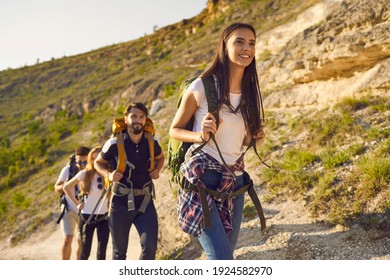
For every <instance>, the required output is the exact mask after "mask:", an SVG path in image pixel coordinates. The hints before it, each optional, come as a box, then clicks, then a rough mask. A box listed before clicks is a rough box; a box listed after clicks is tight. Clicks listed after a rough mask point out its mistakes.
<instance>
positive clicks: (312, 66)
mask: <svg viewBox="0 0 390 280" xmlns="http://www.w3.org/2000/svg"><path fill="white" fill-rule="evenodd" d="M249 6H250V8H249ZM389 17H390V14H389V4H388V3H387V1H385V0H382V1H381V0H380V1H375V3H372V1H369V0H358V1H343V2H342V1H336V0H334V1H330V0H329V1H249V0H246V1H209V2H208V7H207V9H205V10H204V11H203V12H202V13H201V14H200V15H199V16H197V17H194V18H193V19H189V20H183V21H182V22H180V23H178V24H175V25H172V26H167V27H165V28H162V29H161V30H159V31H158V32H156V33H155V34H153V35H151V36H147V37H145V38H140V39H138V40H135V41H131V42H128V43H123V44H119V45H115V46H112V47H107V48H104V49H100V50H96V51H93V52H90V53H87V54H81V55H79V56H75V57H70V58H63V59H61V60H54V61H51V62H48V63H43V64H40V65H36V66H33V67H27V68H24V69H17V70H11V71H3V72H0V81H1V83H0V91H1V96H0V98H1V103H0V104H1V105H0V106H1V109H2V116H1V117H0V128H1V129H0V131H2V134H1V137H0V138H1V143H2V145H3V146H2V147H3V148H2V152H3V154H4V155H6V157H4V158H6V159H7V158H9V162H7V161H6V159H2V162H1V164H0V166H1V167H2V169H1V170H0V171H1V172H2V173H1V174H2V175H3V179H1V180H0V188H1V189H2V192H1V198H0V199H1V200H0V210H1V213H0V214H1V225H2V228H3V230H2V233H1V237H2V240H3V241H4V243H3V247H4V248H6V247H9V246H11V245H16V244H18V243H19V241H20V240H22V239H24V238H26V237H27V236H29V235H31V234H32V233H33V232H41V231H42V230H43V227H44V225H45V224H52V223H53V221H54V219H55V217H56V215H57V211H58V210H57V208H56V205H55V204H53V201H54V200H55V196H54V194H53V192H52V185H53V183H54V181H55V178H56V176H57V174H58V172H59V170H60V169H61V167H62V166H63V164H65V157H66V155H67V153H68V152H69V151H71V150H72V147H74V146H75V143H80V142H79V141H80V139H84V143H85V144H87V145H94V144H96V143H101V142H102V141H103V140H104V139H106V137H107V136H108V133H109V131H108V128H109V127H110V125H109V120H110V119H111V118H112V117H113V116H116V115H119V114H121V110H122V109H123V106H124V104H126V103H127V102H128V101H129V100H134V99H135V98H136V99H138V100H141V101H145V102H148V103H149V105H150V102H151V101H152V100H154V99H155V98H157V97H158V98H161V99H163V101H164V104H165V106H164V108H163V109H161V110H160V111H159V112H157V113H156V114H155V115H154V116H153V118H154V119H155V120H156V125H157V128H158V135H157V137H158V138H159V139H160V140H161V142H162V144H163V145H165V144H166V142H167V130H168V127H169V125H170V121H171V118H172V116H173V114H174V111H175V101H176V90H177V88H178V85H179V84H180V83H181V81H182V80H183V79H185V78H187V77H189V76H192V75H194V74H195V73H197V72H199V71H201V70H202V69H203V68H204V67H205V64H206V63H207V62H208V61H209V60H210V56H211V55H212V52H213V49H210V46H215V42H216V38H217V36H218V34H219V32H220V30H221V28H223V27H224V26H225V25H227V24H228V23H229V22H232V21H248V22H251V23H253V24H254V25H255V27H256V29H257V31H258V34H257V35H258V44H257V48H258V49H257V61H258V65H259V73H260V80H261V86H262V89H263V94H264V95H265V105H266V111H267V112H266V113H267V114H268V121H267V126H266V128H267V140H266V142H265V143H264V144H263V146H262V147H261V153H262V155H263V156H264V157H266V158H267V159H268V161H269V162H271V163H272V166H274V167H275V168H277V170H276V171H275V170H267V169H266V168H263V167H259V164H258V161H257V160H256V159H255V157H254V155H253V154H252V153H249V154H248V156H247V157H246V165H247V169H248V170H249V172H250V173H251V175H252V176H253V177H254V178H255V179H256V185H257V187H258V192H259V193H260V194H261V195H262V202H263V204H264V207H265V210H266V214H267V218H268V224H269V229H268V230H267V232H265V233H263V234H261V233H260V232H259V230H258V221H257V219H256V217H255V216H254V215H253V207H252V206H251V204H250V203H247V204H246V206H245V221H244V224H243V230H242V233H241V237H240V240H239V244H238V246H239V248H238V250H237V251H236V257H237V258H242V259H262V258H269V259H324V258H325V259H326V258H330V259H332V258H340V259H348V258H350V259H370V258H387V257H388V253H386V252H388V250H387V247H386V246H387V245H385V244H386V242H387V243H388V231H389V228H390V226H388V222H387V219H388V218H390V217H389V214H388V213H387V209H388V207H389V203H388V201H390V199H389V198H390V192H389V191H388V188H387V187H388V186H389V185H388V184H389V180H390V175H389V174H390V163H389V162H390V159H389V157H390V141H389V134H390V131H389V127H390V117H389V114H390V110H389V107H390V104H389V90H388V89H389V69H388V67H389V52H388V46H389V41H388V40H389V39H388V37H387V36H386V35H385V34H387V33H386V32H387V31H388V30H389V25H390V20H389ZM75 96H77V98H74V97H75ZM22 100H27V101H28V103H27V104H26V103H22V102H21V101H22ZM58 100H59V101H58ZM27 105H28V106H27ZM32 108H34V109H32ZM36 147H38V148H36ZM14 155H15V156H17V157H16V158H15V157H14ZM27 162H28V164H26V163H27ZM5 167H6V168H5ZM14 174H17V175H18V176H16V175H14ZM26 178H27V179H26ZM157 195H158V200H157V207H158V209H159V211H160V214H159V218H160V242H159V246H160V247H159V256H160V257H161V258H179V259H194V258H203V256H201V254H200V250H199V248H198V247H197V245H196V242H194V241H193V240H190V239H189V238H188V236H186V235H184V234H183V233H181V232H180V231H179V230H178V229H177V226H176V215H175V208H174V207H170V206H172V205H174V204H175V201H174V197H173V196H172V194H171V191H170V189H169V187H168V185H167V183H166V179H165V177H162V178H161V179H160V180H159V181H158V182H157ZM9 202H12V203H9ZM167 206H169V207H167ZM43 209H45V210H43ZM336 224H340V225H341V226H336V227H333V225H336ZM9 236H11V237H9ZM367 236H370V238H369V239H365V241H364V242H365V243H364V245H367V246H368V247H367V248H370V249H369V250H368V249H367V250H366V251H365V252H364V253H362V254H357V252H356V250H353V249H350V247H351V246H354V245H355V244H358V243H359V242H363V239H362V238H363V237H367ZM310 244H312V245H310ZM19 246H21V245H19ZM310 246H312V247H310ZM335 247H342V248H345V250H341V251H342V252H337V251H335V250H334V248H335ZM310 248H312V249H314V250H309V251H308V250H307V249H310ZM13 250H16V248H14V249H13Z"/></svg>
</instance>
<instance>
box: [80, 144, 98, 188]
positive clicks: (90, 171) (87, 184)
mask: <svg viewBox="0 0 390 280" xmlns="http://www.w3.org/2000/svg"><path fill="white" fill-rule="evenodd" d="M101 149H102V148H101V147H100V146H97V147H94V148H92V150H91V151H90V152H89V153H88V159H87V161H88V164H87V166H86V167H85V170H86V172H85V176H84V180H83V184H81V191H82V193H83V194H88V193H89V191H90V190H91V181H92V177H93V175H94V174H95V173H96V169H95V167H94V166H93V158H92V156H93V154H94V153H99V152H100V151H101Z"/></svg>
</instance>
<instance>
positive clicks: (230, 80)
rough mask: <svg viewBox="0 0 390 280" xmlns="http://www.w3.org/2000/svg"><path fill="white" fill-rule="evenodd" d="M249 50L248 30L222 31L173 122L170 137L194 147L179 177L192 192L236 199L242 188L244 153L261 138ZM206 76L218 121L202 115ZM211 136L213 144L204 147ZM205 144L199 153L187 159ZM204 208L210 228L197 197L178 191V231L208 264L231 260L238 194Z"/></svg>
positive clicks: (251, 35) (251, 34) (240, 26)
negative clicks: (192, 241) (194, 244)
mask: <svg viewBox="0 0 390 280" xmlns="http://www.w3.org/2000/svg"><path fill="white" fill-rule="evenodd" d="M255 46H256V32H255V30H254V28H253V27H252V26H251V25H249V24H245V23H234V24H231V25H230V26H228V27H227V28H226V29H225V30H224V31H223V32H222V34H221V36H220V39H219V43H218V47H217V51H216V55H215V58H214V60H213V61H212V64H211V66H210V67H209V68H208V69H206V71H205V72H204V73H203V74H201V76H200V77H199V78H198V79H196V80H194V81H193V82H192V83H191V84H190V86H189V87H188V89H187V91H186V92H185V93H184V96H183V99H182V102H181V104H180V107H179V109H178V111H177V113H176V115H175V117H174V119H173V122H172V125H171V128H170V131H169V133H170V136H171V137H172V138H175V139H178V140H180V141H183V142H192V143H194V144H193V145H192V146H191V148H190V149H189V150H188V152H187V160H186V161H185V162H184V163H183V164H182V165H181V168H180V172H181V173H182V174H183V176H184V177H185V179H186V180H188V181H189V182H190V183H191V184H193V185H196V186H197V187H200V188H206V189H209V190H214V191H217V192H218V193H226V194H229V193H237V191H238V190H239V189H240V188H243V186H244V176H243V175H244V156H243V155H244V151H245V147H246V146H248V145H250V143H251V142H252V141H256V142H258V141H260V140H262V139H263V138H264V131H263V124H264V110H263V104H262V98H261V93H260V88H259V81H258V76H257V71H256V61H255ZM209 76H213V78H214V81H215V85H216V89H217V93H218V110H217V111H218V117H216V115H215V112H208V106H207V98H206V92H205V87H204V85H203V82H202V79H201V78H206V77H209ZM213 113H214V114H213ZM193 115H194V116H195V121H194V126H193V129H192V130H187V129H186V124H187V123H188V122H189V120H190V118H191V117H192V116H193ZM217 118H218V119H217ZM211 134H213V135H214V136H215V142H216V143H217V144H215V142H213V141H209V139H210V137H211ZM205 142H206V143H207V144H206V145H205V146H204V147H203V148H202V149H201V150H200V151H198V152H197V153H196V154H192V152H193V151H194V150H196V148H197V147H199V146H200V145H202V143H205ZM218 147H219V150H220V152H219V151H218ZM225 163H226V165H225ZM225 198H226V197H225ZM207 204H208V207H209V209H208V211H210V213H211V226H210V227H206V226H205V224H204V219H205V218H204V215H203V214H204V212H205V210H204V209H202V203H201V195H200V194H199V192H197V191H183V190H179V201H178V211H179V226H180V228H181V229H182V230H183V231H185V232H187V233H189V234H191V235H193V236H196V237H198V239H199V241H200V244H201V245H202V248H203V249H204V251H205V253H206V255H207V257H208V259H233V251H234V247H235V245H236V242H237V239H238V234H239V229H240V226H241V220H242V211H243V205H244V193H241V194H238V195H236V196H234V197H229V198H228V199H217V198H215V197H213V196H211V195H210V194H209V193H208V194H207Z"/></svg>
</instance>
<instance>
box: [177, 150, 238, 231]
mask: <svg viewBox="0 0 390 280" xmlns="http://www.w3.org/2000/svg"><path fill="white" fill-rule="evenodd" d="M189 152H191V150H190V151H189ZM243 158H244V157H243V156H241V157H240V158H239V159H238V160H237V161H236V163H235V164H234V165H232V166H228V167H229V169H230V170H231V171H232V172H233V173H234V172H236V171H241V172H242V171H244V160H243ZM205 170H216V171H218V172H219V173H221V174H222V176H221V181H220V185H219V186H218V187H217V189H216V191H218V192H227V193H229V192H234V191H235V189H236V177H235V176H233V175H232V174H231V173H230V172H229V171H228V170H227V168H226V167H225V166H224V165H223V164H221V163H219V162H218V161H217V160H216V159H215V158H213V157H212V156H210V155H209V154H207V153H205V152H203V151H202V150H200V151H199V152H198V153H197V154H196V155H194V156H192V157H191V158H190V159H189V160H187V161H185V162H183V163H182V165H181V167H180V172H181V173H182V174H183V176H184V177H185V178H186V179H187V180H188V181H189V182H190V183H191V184H193V185H196V186H197V187H201V188H205V189H206V188H207V186H206V185H204V184H203V182H202V181H201V180H200V178H201V177H202V175H203V174H204V173H205ZM212 199H214V198H213V197H212V196H211V195H210V194H207V203H208V206H209V208H210V211H211V202H212ZM215 203H216V206H217V209H218V213H219V216H220V218H221V221H222V224H223V226H224V229H225V231H226V234H229V233H230V231H231V230H232V225H231V215H232V213H233V211H232V210H233V203H232V199H225V200H223V201H219V200H215ZM177 211H178V214H179V227H180V229H181V230H183V231H184V232H186V233H188V234H190V235H193V236H199V235H200V234H201V232H202V230H203V210H202V205H201V201H200V195H199V193H198V192H196V191H183V190H181V189H180V188H179V201H178V204H177Z"/></svg>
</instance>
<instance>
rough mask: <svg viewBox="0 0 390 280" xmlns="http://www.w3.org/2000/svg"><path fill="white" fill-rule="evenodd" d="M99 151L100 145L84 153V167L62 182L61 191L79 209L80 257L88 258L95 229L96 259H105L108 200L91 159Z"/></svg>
mask: <svg viewBox="0 0 390 280" xmlns="http://www.w3.org/2000/svg"><path fill="white" fill-rule="evenodd" d="M100 151H101V148H100V146H98V147H94V148H92V150H91V151H90V152H89V154H88V164H87V167H86V168H85V169H83V170H81V171H79V172H78V173H77V174H76V176H74V177H73V178H72V179H70V180H69V181H68V182H66V183H65V184H64V192H65V193H66V194H67V195H68V197H69V198H70V199H71V201H72V203H73V204H74V205H75V206H76V207H77V209H78V210H79V215H80V223H79V228H80V235H81V244H82V250H81V257H80V259H81V260H88V258H89V255H90V254H91V248H92V240H93V235H94V232H95V229H96V231H97V240H98V242H97V250H96V259H97V260H105V259H106V251H107V244H108V238H109V234H110V230H109V228H108V220H107V214H108V201H107V197H106V196H105V194H106V189H105V183H104V180H103V178H102V176H100V174H98V173H97V172H96V169H95V167H94V161H95V159H96V158H97V156H98V154H99V152H100ZM78 184H80V198H81V199H80V200H78V199H77V197H76V196H75V195H74V190H75V187H76V186H77V185H78Z"/></svg>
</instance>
